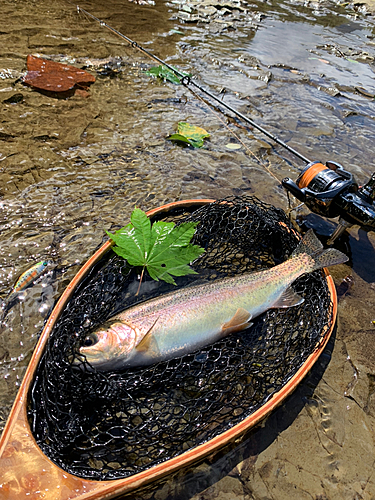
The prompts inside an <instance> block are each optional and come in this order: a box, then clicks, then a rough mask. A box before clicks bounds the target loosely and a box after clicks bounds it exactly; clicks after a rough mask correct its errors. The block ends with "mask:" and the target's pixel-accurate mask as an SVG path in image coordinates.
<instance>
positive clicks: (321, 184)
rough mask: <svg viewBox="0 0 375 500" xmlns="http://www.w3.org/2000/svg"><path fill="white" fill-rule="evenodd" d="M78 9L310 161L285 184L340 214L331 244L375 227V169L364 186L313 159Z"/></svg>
mask: <svg viewBox="0 0 375 500" xmlns="http://www.w3.org/2000/svg"><path fill="white" fill-rule="evenodd" d="M77 11H78V13H79V12H82V13H83V14H85V15H86V16H88V17H90V18H91V19H93V20H94V21H96V22H98V23H99V24H100V26H103V27H105V28H106V29H108V30H109V31H111V32H112V33H114V34H115V35H117V36H119V37H120V38H122V39H123V40H126V41H127V42H128V43H129V44H130V45H131V46H132V47H133V48H135V49H137V50H139V51H141V52H143V53H144V54H146V55H147V56H148V57H150V58H151V59H153V60H155V61H157V62H159V63H160V64H161V65H163V66H165V67H166V68H168V69H169V70H170V71H172V72H173V73H174V74H175V75H176V76H177V77H178V78H179V80H180V82H181V84H182V85H184V86H185V87H187V88H188V89H189V90H191V89H190V88H189V86H190V85H191V86H194V87H195V88H197V89H198V90H199V91H200V92H202V93H203V94H205V95H206V96H208V97H209V98H210V99H212V100H213V101H215V102H216V103H218V104H219V105H220V106H221V107H224V108H226V109H227V110H228V111H230V112H231V113H233V114H234V115H236V116H237V117H239V118H240V119H241V120H243V121H244V122H246V123H248V124H249V125H251V126H252V127H253V128H255V129H257V130H258V131H260V132H261V133H262V134H264V135H265V136H267V137H268V138H269V139H271V140H272V141H274V142H275V143H276V144H279V145H280V146H282V147H283V148H285V149H286V150H287V151H289V152H290V153H292V154H293V155H295V156H296V157H298V158H299V159H300V160H302V161H304V162H305V163H307V166H306V167H305V168H304V169H303V170H302V171H301V169H300V168H298V167H296V168H297V169H298V170H299V171H300V175H299V176H298V178H297V179H296V181H293V180H292V179H290V178H288V177H286V178H285V179H283V180H282V181H281V183H282V185H283V187H284V188H285V189H286V190H287V192H290V193H292V194H293V195H294V196H295V197H296V198H297V199H298V200H300V201H302V202H303V203H305V205H306V206H307V207H308V208H309V209H310V210H311V211H312V212H314V213H317V214H318V215H322V216H324V217H328V218H335V217H339V223H338V226H337V228H336V230H335V231H334V232H333V234H332V235H331V237H330V238H329V240H328V244H332V243H333V242H334V241H335V239H336V238H338V237H339V236H340V235H341V234H342V233H343V232H344V231H345V230H346V229H347V228H349V227H351V226H353V225H359V226H361V227H362V228H364V229H366V230H370V231H374V230H375V172H374V174H373V175H372V176H371V178H370V179H369V181H368V182H367V183H366V184H365V185H364V186H362V187H361V188H360V187H359V186H358V184H357V182H356V181H355V179H354V177H353V175H352V174H351V173H350V172H348V171H347V170H344V168H343V167H342V166H341V165H340V164H338V163H336V162H333V161H327V162H326V164H325V165H324V164H323V163H320V162H317V161H310V160H309V159H308V158H306V157H305V156H304V155H302V154H301V153H299V152H298V151H296V150H295V149H294V148H292V147H291V146H289V145H288V144H286V143H285V142H284V141H282V140H281V139H279V138H278V137H277V136H275V135H273V134H271V133H270V132H268V130H266V129H264V128H263V127H261V126H260V125H258V124H257V123H255V122H254V121H253V120H252V119H251V118H249V117H247V116H245V115H244V114H242V113H240V112H239V111H238V110H236V109H235V108H233V107H232V106H230V105H229V104H227V103H226V102H224V101H223V100H222V99H220V98H219V97H217V96H216V95H214V94H213V93H212V92H210V91H209V90H207V89H205V88H204V87H202V86H201V85H199V84H198V83H197V82H196V81H194V80H193V78H192V77H191V76H190V75H186V74H184V73H182V72H181V71H179V70H178V69H177V68H175V67H173V66H171V65H170V64H168V63H167V62H165V61H163V60H162V59H160V58H159V57H157V56H156V55H154V54H153V53H152V52H150V51H149V50H147V49H145V48H144V47H142V46H141V45H139V44H138V43H137V42H136V41H134V40H132V39H131V38H129V37H127V36H126V35H124V34H123V33H121V32H120V31H118V30H116V29H115V28H113V27H112V26H110V25H108V24H107V23H106V22H104V21H102V20H101V19H99V18H98V17H96V16H94V15H93V14H91V13H90V12H88V11H87V10H85V9H83V8H82V7H80V6H79V5H77Z"/></svg>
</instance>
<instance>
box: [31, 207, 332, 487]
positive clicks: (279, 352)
mask: <svg viewBox="0 0 375 500" xmlns="http://www.w3.org/2000/svg"><path fill="white" fill-rule="evenodd" d="M164 217H165V216H164ZM164 220H174V221H176V222H177V223H178V222H182V221H187V220H189V221H190V220H193V221H199V225H198V227H197V231H196V234H195V236H194V243H196V244H199V245H200V246H202V247H204V248H205V249H206V252H205V253H204V254H203V256H202V257H200V258H199V259H198V260H197V261H196V262H195V263H194V268H195V270H196V271H198V272H199V274H198V275H196V276H190V277H189V278H181V279H179V280H180V281H179V284H182V285H183V286H188V285H189V284H192V283H194V284H198V283H200V282H203V281H206V280H212V279H217V278H220V277H223V276H232V275H236V274H241V273H244V272H250V271H254V270H260V269H265V268H268V267H272V266H274V265H277V264H279V263H281V262H283V261H284V260H286V259H287V258H288V256H290V254H291V253H292V251H293V249H294V248H295V247H296V246H297V243H298V237H297V235H296V233H295V232H294V231H293V229H292V227H291V225H290V223H289V221H288V219H287V217H286V216H285V214H284V212H283V211H281V210H280V209H277V208H275V207H272V206H270V205H266V204H264V203H262V202H260V201H259V200H257V199H256V198H252V197H241V198H239V197H234V198H230V199H226V200H224V201H223V200H221V201H217V202H215V203H213V204H209V205H203V206H202V207H201V208H199V209H197V210H195V211H194V212H193V213H191V212H190V211H189V210H187V209H181V208H179V209H176V210H175V211H173V212H170V213H169V214H168V217H167V219H165V218H164ZM138 273H139V269H132V268H130V267H129V266H128V265H127V263H126V262H125V261H124V260H123V259H121V258H119V257H117V256H116V255H115V254H114V253H113V252H112V251H110V252H108V254H106V256H105V257H104V258H103V259H102V260H101V261H100V262H99V263H98V264H97V265H96V266H95V267H94V268H93V269H92V270H91V272H90V274H89V275H88V276H87V277H86V278H85V279H84V281H83V282H82V283H81V284H80V286H79V287H78V289H77V290H76V291H75V293H74V295H73V297H72V298H71V300H70V301H69V303H68V305H67V306H66V308H65V309H64V311H63V313H62V315H61V317H60V319H59V320H58V322H57V324H56V325H55V327H54V329H53V331H52V333H51V336H50V338H49V341H48V343H47V346H46V350H45V353H44V355H43V358H42V360H41V362H40V363H39V366H38V369H37V374H36V379H35V382H34V385H33V387H32V391H31V397H30V402H29V407H28V416H29V421H30V425H31V429H32V432H33V434H34V437H35V438H36V441H37V443H38V445H39V446H40V448H41V449H42V450H43V452H44V453H45V454H46V455H47V456H48V457H49V458H50V459H51V460H52V461H54V462H55V463H56V464H57V465H59V466H60V467H61V468H63V469H64V470H65V471H67V472H70V473H71V474H74V475H77V476H80V477H83V478H86V479H96V480H109V479H118V478H124V477H127V476H131V475H133V474H136V473H139V472H141V471H144V470H145V469H148V468H149V467H151V466H154V465H156V464H159V463H161V462H165V461H167V460H169V459H171V458H173V457H176V456H178V455H180V454H182V453H183V452H185V451H187V450H189V449H192V448H194V447H196V446H198V445H200V444H202V443H205V442H207V441H208V440H210V439H212V438H213V437H215V436H218V435H220V434H221V433H223V432H224V431H226V430H228V429H230V428H231V427H233V426H234V425H236V424H238V423H239V422H241V421H242V420H243V419H244V418H246V417H248V416H249V415H251V414H252V413H253V412H254V411H255V410H257V409H259V408H260V407H261V406H262V405H264V404H265V403H266V402H267V401H268V400H269V399H270V398H271V396H272V395H273V394H274V393H275V392H277V391H279V390H280V389H281V388H282V387H283V386H284V385H285V384H286V383H287V382H288V381H289V380H290V379H291V377H293V375H294V374H295V373H296V372H297V370H298V369H299V368H300V367H301V366H302V365H303V363H304V362H305V360H306V359H307V358H308V356H309V355H310V354H311V353H312V352H313V351H314V350H315V349H316V348H317V346H318V345H319V343H320V342H321V340H322V336H323V335H324V333H325V332H326V330H327V327H328V326H329V325H330V324H331V321H332V310H333V307H332V302H331V297H330V293H329V290H328V286H327V282H326V279H325V276H324V273H323V272H322V271H320V270H319V271H315V272H313V273H311V274H309V275H305V276H303V277H301V278H299V279H298V280H297V281H296V282H295V283H294V285H293V288H294V289H295V291H296V292H297V293H298V294H300V295H302V296H303V297H304V298H305V301H304V303H303V304H301V305H300V306H298V307H293V308H289V309H278V310H270V311H268V312H266V313H265V314H263V315H262V316H260V317H258V318H256V319H255V320H254V324H253V326H252V327H251V328H249V329H247V330H245V331H242V332H239V333H236V334H232V335H230V336H228V337H226V338H225V339H223V340H220V341H218V342H216V343H215V344H213V345H209V346H207V347H205V348H203V349H201V350H200V351H197V352H194V353H192V354H189V355H184V356H182V357H180V358H177V359H173V360H170V361H166V362H161V363H158V364H156V365H154V366H149V367H146V368H137V369H128V370H126V371H125V372H122V373H111V372H106V373H100V372H96V371H93V370H88V369H87V366H86V364H85V362H83V361H81V365H80V369H77V368H76V367H73V366H72V360H73V358H74V357H75V356H76V353H77V349H78V348H79V346H80V344H82V343H83V341H84V339H85V337H86V336H87V335H88V333H89V332H90V331H91V330H92V329H93V328H94V327H96V326H97V325H99V324H100V323H102V322H103V321H105V320H106V319H108V318H110V317H111V316H113V315H114V314H115V313H117V312H119V311H120V310H122V309H124V308H126V307H129V306H130V305H133V304H134V303H136V302H139V301H144V300H147V299H149V298H152V297H154V296H157V295H159V294H161V293H167V292H169V291H173V290H175V287H174V286H173V285H168V284H164V283H156V282H153V281H152V280H149V281H146V283H145V284H144V285H142V288H143V290H144V291H143V295H142V288H141V295H140V296H139V297H136V296H135V292H136V290H137V286H138V282H137V276H138Z"/></svg>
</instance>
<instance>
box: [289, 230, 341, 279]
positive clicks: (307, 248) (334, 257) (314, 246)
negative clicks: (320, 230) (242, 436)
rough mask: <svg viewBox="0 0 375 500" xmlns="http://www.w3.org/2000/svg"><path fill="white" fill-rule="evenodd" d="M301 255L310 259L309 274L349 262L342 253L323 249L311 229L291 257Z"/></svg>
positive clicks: (332, 249) (334, 249) (331, 249)
mask: <svg viewBox="0 0 375 500" xmlns="http://www.w3.org/2000/svg"><path fill="white" fill-rule="evenodd" d="M302 254H307V255H309V256H310V257H311V259H312V262H311V269H310V272H312V271H315V270H316V269H321V268H322V267H329V266H334V265H336V264H343V263H344V262H346V261H347V260H349V259H348V257H347V256H346V255H345V254H344V253H342V252H340V251H339V250H336V248H327V249H324V247H323V245H322V243H321V242H320V241H319V240H318V238H317V237H316V235H315V233H314V231H313V230H312V229H309V231H307V233H306V234H305V236H304V238H303V240H301V242H300V243H299V245H298V246H297V248H296V249H295V250H294V252H293V253H292V255H291V257H298V256H299V255H302Z"/></svg>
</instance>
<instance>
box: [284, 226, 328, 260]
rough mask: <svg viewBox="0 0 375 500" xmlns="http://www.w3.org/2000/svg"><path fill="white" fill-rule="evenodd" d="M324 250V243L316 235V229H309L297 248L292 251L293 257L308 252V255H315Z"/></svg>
mask: <svg viewBox="0 0 375 500" xmlns="http://www.w3.org/2000/svg"><path fill="white" fill-rule="evenodd" d="M322 251H323V245H322V243H321V242H320V240H319V239H318V238H317V237H316V235H315V233H314V231H313V230H312V229H309V230H308V231H307V233H306V234H305V236H304V238H303V239H302V240H301V241H300V242H299V244H298V246H297V248H296V249H295V250H294V252H293V253H292V257H296V256H297V255H300V254H303V253H307V255H310V256H314V255H316V254H319V253H321V252H322Z"/></svg>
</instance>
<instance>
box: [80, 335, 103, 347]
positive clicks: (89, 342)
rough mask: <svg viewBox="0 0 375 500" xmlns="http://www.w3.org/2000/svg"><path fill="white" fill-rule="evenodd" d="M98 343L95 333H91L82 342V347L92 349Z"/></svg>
mask: <svg viewBox="0 0 375 500" xmlns="http://www.w3.org/2000/svg"><path fill="white" fill-rule="evenodd" d="M98 342H99V339H98V336H97V335H95V333H91V334H90V335H87V337H86V338H85V340H84V341H83V345H84V347H92V346H93V345H95V344H97V343H98Z"/></svg>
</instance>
